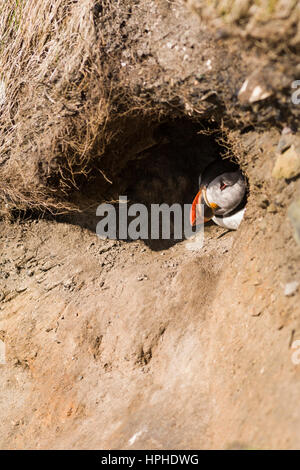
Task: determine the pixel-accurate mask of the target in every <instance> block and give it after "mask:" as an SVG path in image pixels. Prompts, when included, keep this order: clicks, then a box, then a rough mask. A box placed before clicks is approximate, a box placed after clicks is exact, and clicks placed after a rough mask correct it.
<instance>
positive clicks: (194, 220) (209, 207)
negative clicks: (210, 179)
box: [190, 188, 219, 227]
mask: <svg viewBox="0 0 300 470" xmlns="http://www.w3.org/2000/svg"><path fill="white" fill-rule="evenodd" d="M202 193H203V194H202ZM204 193H205V188H200V190H199V192H198V193H197V195H196V197H195V199H194V200H193V204H192V207H191V211H190V224H191V226H192V227H193V226H194V225H199V224H201V223H205V222H208V221H209V220H211V219H212V218H213V216H214V213H215V210H216V209H218V207H219V206H218V205H217V204H215V203H211V204H208V202H207V201H206V198H205V197H203V196H205V194H204ZM201 203H202V204H204V214H202V213H201V206H200V204H201Z"/></svg>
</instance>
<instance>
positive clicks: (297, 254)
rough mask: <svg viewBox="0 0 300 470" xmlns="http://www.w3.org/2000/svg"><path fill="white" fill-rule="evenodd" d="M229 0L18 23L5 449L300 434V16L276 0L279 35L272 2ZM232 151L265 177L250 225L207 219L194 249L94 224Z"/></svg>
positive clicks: (225, 445)
mask: <svg viewBox="0 0 300 470" xmlns="http://www.w3.org/2000/svg"><path fill="white" fill-rule="evenodd" d="M38 1H40V0H38ZM92 3H93V6H94V8H92V7H91V5H92ZM94 3H95V4H94ZM132 3H134V8H132ZM217 3H218V2H217ZM219 3H220V2H219ZM221 3H222V5H225V4H226V5H227V6H228V2H221ZM229 3H230V4H232V5H234V12H232V11H231V9H230V8H229V10H228V11H227V6H226V9H225V10H224V15H223V16H222V15H221V13H220V12H219V11H218V8H217V7H216V8H213V7H211V8H209V9H203V2H200V1H198V0H189V1H186V2H169V1H165V0H160V1H158V2H149V1H148V0H136V1H135V2H132V1H131V0H130V1H129V0H128V1H127V0H124V1H123V2H120V3H118V9H116V5H115V3H113V2H109V1H107V2H102V3H101V5H100V3H99V2H91V0H84V2H82V3H81V4H80V5H79V4H78V3H76V2H71V3H69V2H67V3H66V2H64V1H63V0H55V5H56V7H57V9H56V10H55V12H53V11H52V10H51V9H50V11H48V10H45V11H44V10H43V9H39V8H38V7H39V6H40V7H41V5H39V4H38V3H36V5H37V7H36V8H35V9H34V11H33V12H32V15H31V11H30V8H29V7H30V5H29V4H28V3H27V6H26V8H25V6H24V11H22V15H23V16H24V18H25V19H24V18H23V20H24V21H25V24H26V18H27V20H28V18H30V24H31V18H32V21H33V24H35V23H34V22H36V23H37V24H41V21H40V16H39V15H40V14H44V13H45V12H46V13H47V12H48V13H47V15H46V14H45V18H47V19H48V22H47V27H46V26H45V27H44V29H43V31H42V32H43V34H40V30H39V28H34V27H32V29H30V28H27V29H26V28H25V29H24V31H27V33H28V37H27V42H26V41H23V36H22V37H21V36H20V35H19V33H18V31H19V29H18V27H17V26H18V25H15V24H14V23H13V24H12V26H11V30H10V35H11V38H12V45H13V47H12V48H9V49H8V47H7V46H5V49H3V51H4V50H5V51H6V52H5V53H7V54H10V55H11V57H12V58H13V59H14V60H17V61H18V67H13V66H12V64H11V63H8V62H7V61H6V60H5V57H6V56H5V54H4V52H3V57H2V55H0V59H1V60H2V62H3V64H4V63H6V62H7V64H8V65H7V66H4V65H3V70H4V72H3V76H4V78H5V77H6V78H5V80H6V82H7V83H6V82H5V80H4V82H3V83H1V84H0V85H1V87H2V88H3V90H4V91H3V90H2V92H1V93H2V95H3V96H2V95H1V100H2V101H1V106H3V108H1V109H2V111H1V113H2V114H1V116H0V131H1V138H2V133H3V139H2V140H3V142H2V143H1V146H2V147H1V148H0V153H1V158H2V157H3V159H1V165H0V182H1V184H0V186H1V194H0V210H1V216H3V217H2V219H1V221H0V228H1V232H0V253H1V258H0V340H1V343H0V353H1V355H0V362H4V363H1V364H0V370H1V374H0V390H1V395H0V448H1V449H68V448H71V449H93V448H96V449H204V448H219V449H267V448H272V449H278V448H284V449H296V448H299V447H300V408H299V392H300V390H299V383H300V364H299V363H298V362H299V360H298V359H299V353H297V348H296V346H297V344H296V343H295V342H296V341H297V340H300V307H299V305H300V302H299V300H300V274H299V265H300V186H299V174H300V170H299V168H300V167H299V159H300V140H299V131H298V128H299V113H300V108H299V105H298V106H297V105H294V104H292V101H291V83H292V81H293V80H295V79H297V77H298V75H297V74H299V64H298V55H297V50H298V49H297V47H298V46H299V36H298V34H296V29H297V25H298V23H297V21H298V20H297V18H298V16H297V14H298V13H297V12H298V9H296V6H295V5H296V3H295V2H292V1H290V2H286V3H288V4H289V8H288V7H287V10H284V12H283V13H282V15H281V17H280V18H279V17H278V18H277V16H276V15H277V13H278V12H277V8H279V6H278V5H279V3H281V2H273V3H274V5H273V6H274V9H275V10H274V12H273V10H272V11H269V12H268V15H269V16H270V18H269V16H268V17H267V19H266V20H265V23H267V25H268V26H270V28H267V29H266V28H265V27H264V26H265V23H264V18H265V17H264V14H265V12H264V11H261V9H260V7H259V8H258V7H256V9H255V8H254V9H253V8H252V9H250V4H252V3H255V4H256V3H257V2H243V5H244V9H239V8H238V3H239V2H229ZM13 4H14V2H13ZM7 5H8V4H7ZM28 5H29V6H28ZM43 5H44V2H43ZM248 7H249V8H248ZM8 8H9V7H7V9H6V10H5V11H6V13H5V14H6V15H8V16H7V18H8V19H9V18H10V13H9V10H8ZM43 8H46V7H43ZM47 8H48V7H47ZM220 8H221V7H220ZM224 8H225V7H224ZM257 8H258V10H259V11H257ZM261 8H263V7H261ZM43 12H44V13H43ZM52 13H53V16H52ZM273 13H274V15H273ZM26 15H27V16H26ZM220 15H221V16H220ZM61 16H63V18H64V21H65V23H63V22H62V21H61ZM277 19H278V21H277ZM21 20H22V18H21V17H20V21H21ZM7 22H8V23H9V24H10V22H9V21H8V20H7ZM224 22H225V23H226V24H225V23H224ZM278 25H281V29H280V31H279V33H280V34H279V33H278V36H277V33H276V35H274V31H276V32H277V29H276V28H277V26H278ZM0 26H1V27H2V28H7V24H6V22H4V23H1V22H0ZM285 26H289V28H287V29H285ZM47 28H48V29H47ZM59 28H62V30H60V29H59ZM48 30H49V31H48ZM243 30H245V31H246V32H245V34H243ZM74 31H75V33H76V34H75V33H74ZM266 31H268V34H264V32H266ZM291 31H292V33H293V34H292V33H291ZM299 31H300V29H299ZM63 33H64V34H66V37H65V36H62V34H63ZM39 34H40V36H39ZM66 38H68V40H67V39H66ZM39 41H41V43H39ZM47 41H48V43H47ZM72 41H74V43H73V42H72ZM81 41H82V42H81ZM284 41H286V43H287V44H286V46H283V44H284ZM31 44H42V46H41V47H35V52H34V53H35V54H38V53H39V54H40V55H38V56H34V55H33V56H32V54H33V53H32V51H31V49H30V47H29V46H30V45H31ZM47 44H48V45H47ZM22 45H24V49H22V54H20V56H19V53H20V48H21V46H22ZM26 45H27V46H28V49H26V47H25V46H26ZM55 46H57V47H55ZM11 51H12V53H11ZM39 51H40V52H39ZM71 55H72V60H71ZM66 57H67V61H66ZM69 58H70V60H69ZM19 60H21V61H22V64H23V69H24V74H25V72H26V74H27V75H24V77H23V78H22V84H20V83H19V82H18V81H17V79H19V80H20V77H15V75H14V74H15V73H19V72H18V70H19V69H20V66H19ZM2 62H1V63H0V65H1V64H2ZM297 64H298V65H297ZM1 67H2V65H1ZM5 67H6V68H5ZM15 71H17V72H15ZM8 78H9V79H8ZM36 80H38V83H39V86H36ZM25 82H26V83H27V85H26V87H25V86H23V85H24V83H25ZM5 83H6V84H5ZM18 83H19V84H18ZM66 84H67V85H68V86H66ZM5 87H6V88H5ZM228 157H230V158H231V159H232V160H233V161H235V162H236V163H237V164H238V165H239V166H240V167H241V170H242V172H243V174H244V176H245V178H246V179H247V183H248V200H247V206H246V213H245V217H244V220H243V222H242V224H241V226H240V228H239V229H238V230H237V231H235V232H231V231H227V230H225V229H223V228H221V227H218V226H216V225H214V224H208V225H207V226H206V227H205V238H204V245H203V246H202V247H198V248H197V249H191V245H193V248H195V246H194V245H196V244H194V243H193V240H194V239H193V240H184V239H180V240H171V241H168V240H167V241H165V240H145V241H142V240H139V241H134V240H119V239H116V240H101V239H99V238H98V237H97V235H96V225H97V222H98V221H99V220H98V219H97V217H96V216H95V214H96V209H97V206H98V205H99V204H101V203H102V202H104V201H108V202H112V201H114V202H116V201H117V200H118V198H119V196H121V195H127V196H128V198H129V203H130V204H131V203H135V202H138V203H143V204H145V205H146V206H147V207H149V206H150V204H153V203H156V204H158V203H159V204H162V203H167V204H170V205H171V204H173V203H179V204H181V205H183V204H190V203H191V202H192V200H193V197H194V196H195V194H196V192H197V191H198V177H199V174H200V173H201V171H202V170H203V169H204V168H205V166H206V165H207V164H208V163H209V162H211V161H212V160H214V159H221V158H228ZM41 209H43V210H42V211H41ZM49 209H51V210H52V212H49ZM62 209H68V210H67V213H64V214H60V215H57V213H56V212H55V210H58V212H59V213H60V212H62ZM70 209H72V211H71V210H70ZM73 209H76V210H73ZM54 213H56V216H55V215H54ZM295 344H296V346H295ZM3 347H5V355H4V356H5V357H4V359H5V361H3ZM295 353H297V354H296V356H295ZM295 359H296V360H295Z"/></svg>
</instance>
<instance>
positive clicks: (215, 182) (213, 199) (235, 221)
mask: <svg viewBox="0 0 300 470" xmlns="http://www.w3.org/2000/svg"><path fill="white" fill-rule="evenodd" d="M199 185H200V189H199V191H198V193H197V195H196V197H195V198H194V201H193V204H192V207H191V210H190V223H191V225H192V226H194V225H199V224H201V223H205V222H208V221H209V220H212V221H213V222H214V223H215V224H217V225H220V226H221V227H224V228H227V229H229V230H237V228H238V227H239V225H240V223H241V221H242V220H243V217H244V212H245V205H246V200H247V194H246V192H247V183H246V180H245V178H244V176H243V173H242V172H241V170H240V168H239V167H238V166H237V165H236V164H235V163H233V162H231V161H229V160H223V161H222V160H216V161H214V162H212V163H211V164H210V165H208V167H207V168H206V169H205V170H204V172H203V173H202V174H201V176H200V181H199ZM201 204H203V206H201Z"/></svg>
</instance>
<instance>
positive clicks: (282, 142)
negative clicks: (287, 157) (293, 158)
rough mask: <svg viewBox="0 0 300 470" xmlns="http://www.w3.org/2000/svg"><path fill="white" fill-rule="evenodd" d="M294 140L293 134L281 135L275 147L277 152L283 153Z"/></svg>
mask: <svg viewBox="0 0 300 470" xmlns="http://www.w3.org/2000/svg"><path fill="white" fill-rule="evenodd" d="M294 140H295V138H294V136H293V134H283V135H282V137H281V138H280V139H279V142H278V145H277V152H278V153H284V152H285V151H286V150H288V149H289V148H290V146H291V145H292V144H293V142H294Z"/></svg>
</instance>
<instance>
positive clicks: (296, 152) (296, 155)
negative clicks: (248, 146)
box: [272, 145, 300, 179]
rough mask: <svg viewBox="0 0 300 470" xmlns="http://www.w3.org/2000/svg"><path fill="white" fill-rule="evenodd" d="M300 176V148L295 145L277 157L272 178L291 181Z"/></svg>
mask: <svg viewBox="0 0 300 470" xmlns="http://www.w3.org/2000/svg"><path fill="white" fill-rule="evenodd" d="M299 174H300V148H297V149H296V148H295V146H294V145H291V147H290V148H289V149H288V150H286V151H285V152H284V153H282V154H279V155H278V156H277V160H276V163H275V166H274V169H273V172H272V176H273V177H274V178H276V179H280V178H285V179H290V178H294V177H295V176H297V175H299Z"/></svg>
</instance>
